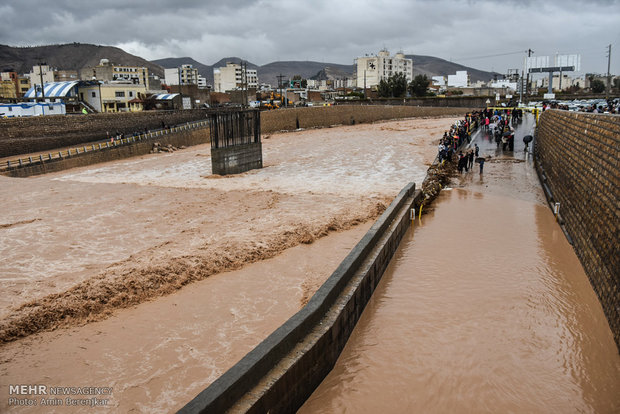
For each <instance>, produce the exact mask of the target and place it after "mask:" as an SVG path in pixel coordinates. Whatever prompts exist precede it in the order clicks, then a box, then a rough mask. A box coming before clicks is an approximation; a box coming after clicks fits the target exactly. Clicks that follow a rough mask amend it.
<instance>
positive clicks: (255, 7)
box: [0, 0, 620, 73]
mask: <svg viewBox="0 0 620 414" xmlns="http://www.w3.org/2000/svg"><path fill="white" fill-rule="evenodd" d="M619 21H620V1H618V0H599V1H589V2H585V3H584V2H579V1H576V0H562V1H560V0H557V1H556V0H547V1H544V2H538V1H523V0H521V1H492V0H437V1H422V0H417V1H411V0H383V1H367V0H339V1H329V0H313V1H311V0H305V1H304V0H251V1H250V0H227V1H213V0H210V1H192V0H180V1H174V2H171V1H163V0H150V1H145V0H142V1H140V0H138V1H132V2H127V1H121V0H100V1H97V2H84V1H80V2H76V1H69V0H55V1H40V0H21V1H14V2H12V4H5V5H1V6H0V43H4V44H9V45H16V46H25V45H42V44H53V43H68V42H81V43H95V44H104V45H114V46H119V47H122V48H124V49H125V50H127V51H128V52H130V53H134V54H138V55H140V56H142V57H144V58H146V59H157V58H164V57H180V56H191V57H193V58H195V59H196V60H198V61H201V62H204V63H207V64H211V63H214V62H215V61H217V60H219V59H220V58H222V57H224V56H233V55H235V56H240V57H243V58H246V59H248V60H250V61H252V62H254V63H257V64H265V63H268V62H271V61H275V60H318V61H327V62H333V63H345V64H350V63H352V62H353V60H354V59H355V58H356V57H357V56H361V55H364V54H365V53H375V52H377V51H378V50H379V49H381V48H382V47H387V48H388V49H390V50H391V51H393V52H395V51H397V50H399V49H402V50H403V51H404V52H405V53H409V54H420V55H431V56H437V57H441V58H444V59H452V60H453V61H458V62H459V63H463V64H465V65H467V66H472V67H475V68H479V69H483V70H491V69H493V70H496V71H499V72H505V71H506V70H507V69H510V68H519V67H521V66H522V64H523V57H524V51H525V50H527V49H528V48H532V49H533V50H534V51H535V52H536V54H537V55H553V54H555V53H580V54H581V55H582V69H583V70H584V71H594V72H604V71H606V69H607V61H606V57H605V54H606V46H607V45H608V44H610V43H612V44H613V46H612V47H613V48H614V49H612V72H615V73H619V72H620V50H618V49H617V48H618V47H619V46H620V29H619V28H618V22H619ZM511 52H515V53H514V54H508V53H511ZM517 52H518V53H517ZM502 54H503V56H494V57H486V58H483V57H482V56H489V55H502Z"/></svg>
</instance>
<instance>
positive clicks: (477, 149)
mask: <svg viewBox="0 0 620 414" xmlns="http://www.w3.org/2000/svg"><path fill="white" fill-rule="evenodd" d="M474 148H475V149H476V152H475V155H476V157H477V156H478V152H479V151H480V148H479V147H478V144H475V145H474Z"/></svg>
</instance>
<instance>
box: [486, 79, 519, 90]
mask: <svg viewBox="0 0 620 414" xmlns="http://www.w3.org/2000/svg"><path fill="white" fill-rule="evenodd" d="M518 86H519V85H518V83H517V82H513V81H511V80H510V79H499V80H496V81H493V82H491V84H490V87H491V88H498V89H510V90H513V91H516V90H517V88H518Z"/></svg>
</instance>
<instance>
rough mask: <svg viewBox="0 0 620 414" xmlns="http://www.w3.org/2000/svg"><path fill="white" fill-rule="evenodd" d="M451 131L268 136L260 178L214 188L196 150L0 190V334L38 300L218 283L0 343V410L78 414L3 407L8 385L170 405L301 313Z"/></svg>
mask: <svg viewBox="0 0 620 414" xmlns="http://www.w3.org/2000/svg"><path fill="white" fill-rule="evenodd" d="M454 120H455V118H439V119H409V120H398V121H389V122H381V123H376V124H365V125H356V126H346V127H338V128H329V129H321V130H307V131H300V132H295V133H283V134H274V135H271V136H269V137H264V140H263V151H264V160H265V166H266V167H265V168H263V169H261V170H253V171H250V172H248V173H245V174H240V175H237V176H234V177H227V178H216V177H213V176H211V171H210V155H209V146H208V145H207V146H197V147H191V148H187V149H185V150H182V151H178V152H175V153H172V154H152V155H146V156H141V157H136V158H132V159H127V160H122V161H116V162H110V163H104V164H97V165H93V166H90V167H84V168H76V169H72V170H67V171H63V172H58V173H54V174H49V175H45V176H38V177H31V178H28V179H11V178H8V177H0V200H1V201H0V203H3V204H2V207H3V208H2V211H3V213H2V216H1V218H0V257H2V259H3V260H0V293H2V294H1V295H0V315H1V316H0V329H1V327H2V325H3V324H4V326H11V321H12V320H17V319H16V318H17V317H19V315H20V314H23V313H25V312H24V309H23V308H21V310H19V309H20V306H21V305H22V304H24V303H27V302H31V303H40V302H41V301H43V300H44V299H46V298H49V296H48V295H50V294H59V295H64V296H62V297H63V300H62V301H61V300H55V299H54V298H53V297H52V300H51V301H50V302H51V303H52V305H54V304H58V305H65V304H66V306H71V307H73V308H76V307H77V308H79V307H80V306H82V305H84V304H86V303H85V301H84V300H85V299H88V298H89V296H91V295H92V294H93V293H95V294H97V295H99V294H100V293H102V291H103V292H107V293H109V294H110V295H113V296H114V297H128V298H132V297H134V298H135V294H136V293H139V292H140V288H141V287H142V286H144V287H148V285H143V284H142V283H141V280H143V279H144V278H143V276H149V275H151V274H154V275H161V276H166V277H167V278H168V279H170V280H172V281H175V280H179V279H180V278H184V277H186V276H191V275H195V274H199V272H201V271H204V268H205V267H209V266H211V267H213V269H214V270H215V269H216V268H219V270H220V271H218V272H214V273H213V274H211V275H210V276H208V277H206V276H207V275H203V276H204V277H203V278H202V279H201V280H194V282H193V283H191V284H189V285H187V286H185V287H183V288H182V289H179V290H177V291H174V292H173V293H170V292H168V294H167V295H164V296H161V295H158V294H155V295H151V296H150V297H138V298H135V299H137V301H136V305H133V306H130V307H127V308H124V309H119V308H114V307H109V308H108V309H107V310H106V312H105V313H104V315H103V320H101V319H102V318H95V319H99V320H97V321H96V322H92V321H91V322H90V323H85V322H86V321H85V320H83V319H79V318H77V319H76V320H71V321H69V322H68V323H66V324H65V325H61V326H60V328H57V329H55V330H53V331H51V332H50V331H44V332H39V333H35V334H31V335H30V336H28V337H26V338H22V339H18V340H15V341H13V342H10V343H8V344H4V345H2V346H0V412H5V411H7V410H8V411H16V412H46V413H47V412H59V413H67V412H83V411H84V409H83V408H81V409H80V407H74V408H71V407H66V406H60V407H42V406H41V405H39V406H37V407H31V408H28V407H16V406H9V405H8V398H9V386H10V385H11V384H13V385H14V384H41V385H46V386H65V387H69V386H92V387H112V388H113V392H112V395H111V396H110V397H109V402H108V405H109V407H110V408H111V410H110V411H112V412H144V413H154V412H160V413H167V412H174V411H176V410H178V409H179V408H181V407H183V405H185V404H186V403H187V402H188V401H190V400H191V399H192V398H193V397H195V396H196V395H197V394H198V393H199V392H200V391H201V390H203V389H204V388H205V387H206V386H208V385H209V384H210V383H211V382H213V381H214V380H215V379H216V378H217V377H218V376H219V375H221V374H222V373H223V372H224V371H225V370H226V369H228V368H230V367H231V366H232V365H233V364H234V363H235V362H237V361H238V360H239V359H240V358H242V357H243V356H244V355H245V354H246V353H247V352H248V351H250V350H251V349H252V348H253V347H254V346H256V345H257V344H258V343H259V342H260V341H261V340H263V339H264V338H265V337H266V336H267V335H269V334H270V333H271V332H272V331H273V330H275V329H276V328H277V327H278V326H279V325H281V324H282V323H283V322H285V321H286V320H287V319H288V318H289V317H290V316H292V315H293V314H295V313H296V312H297V311H298V310H299V309H300V308H301V307H302V306H303V304H304V303H306V301H307V300H308V298H309V297H310V296H311V295H312V294H313V293H314V291H316V289H317V288H318V287H319V286H320V285H321V284H322V283H323V281H324V280H325V279H326V278H327V277H328V276H329V275H330V274H331V272H333V271H334V270H335V269H336V268H337V266H338V265H339V263H340V261H342V259H343V258H344V257H345V256H346V255H347V254H348V252H349V251H350V249H351V248H352V247H353V246H355V244H356V243H357V242H358V241H359V239H360V238H361V237H362V236H363V235H364V233H365V231H366V230H367V229H368V228H369V227H370V225H371V224H372V222H373V219H374V218H375V217H376V216H377V215H378V214H379V213H380V210H379V209H378V208H377V206H381V205H382V206H385V205H387V204H388V203H389V202H390V201H391V199H392V198H393V197H394V196H395V195H396V194H398V192H399V191H400V189H401V188H402V187H404V186H405V185H406V184H407V183H408V182H410V181H416V182H418V183H420V182H421V180H422V179H423V178H424V175H425V171H426V168H427V165H426V164H427V163H430V162H431V161H432V160H433V158H434V157H435V152H436V145H435V143H436V140H437V139H438V138H439V137H440V136H441V134H443V131H444V130H445V129H446V128H448V127H449V125H450V124H452V122H454ZM300 243H301V244H300ZM292 246H294V247H292ZM276 254H277V255H276ZM274 256H275V257H274ZM265 259H266V260H265ZM242 266H243V267H242ZM241 267H242V268H241ZM227 270H228V271H227ZM156 280H158V281H159V282H158V283H160V284H161V282H164V281H165V280H164V279H159V277H158V278H157V279H156ZM136 287H138V289H136ZM100 297H101V298H102V299H106V300H108V303H109V299H110V298H111V296H108V297H107V298H106V296H105V295H104V296H100ZM139 302H142V303H139ZM33 322H34V323H37V320H36V319H35V320H34V321H33ZM61 322H62V321H61Z"/></svg>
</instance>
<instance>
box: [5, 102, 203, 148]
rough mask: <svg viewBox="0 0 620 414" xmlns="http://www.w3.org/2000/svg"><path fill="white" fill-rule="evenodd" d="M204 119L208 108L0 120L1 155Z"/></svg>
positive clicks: (89, 140) (58, 146)
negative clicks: (108, 134)
mask: <svg viewBox="0 0 620 414" xmlns="http://www.w3.org/2000/svg"><path fill="white" fill-rule="evenodd" d="M203 119H206V111H205V110H201V109H193V110H184V111H144V112H127V113H114V114H110V113H102V114H88V115H55V116H36V117H23V118H6V119H0V157H8V156H11V155H19V154H28V153H33V152H38V151H41V152H43V151H46V150H50V149H55V148H63V147H68V146H71V145H80V144H85V143H89V142H94V141H98V140H102V139H105V138H106V133H108V132H109V133H110V134H112V135H114V134H115V133H116V132H121V133H124V134H125V135H127V136H129V135H131V134H133V133H134V132H136V131H138V132H140V133H142V132H144V129H145V128H147V129H149V130H154V129H159V128H161V127H162V125H161V124H162V122H164V123H165V124H166V125H170V126H174V125H177V124H183V123H186V122H191V121H198V120H203Z"/></svg>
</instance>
